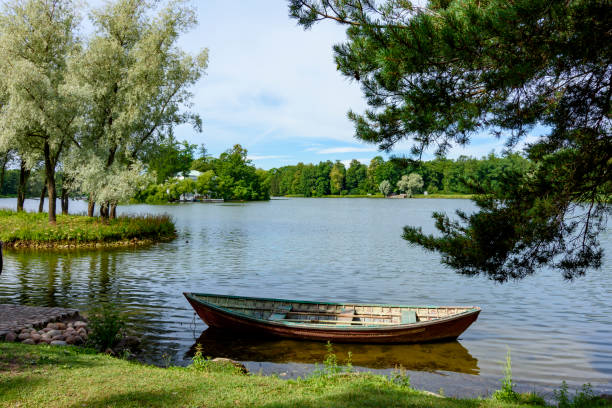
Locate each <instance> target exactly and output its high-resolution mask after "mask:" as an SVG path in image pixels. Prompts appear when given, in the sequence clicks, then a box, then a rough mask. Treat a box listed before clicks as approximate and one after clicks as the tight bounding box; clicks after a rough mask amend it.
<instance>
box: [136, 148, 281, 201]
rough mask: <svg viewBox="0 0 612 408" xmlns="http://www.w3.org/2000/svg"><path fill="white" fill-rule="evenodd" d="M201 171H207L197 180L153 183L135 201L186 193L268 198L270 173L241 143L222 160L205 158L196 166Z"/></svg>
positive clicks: (161, 198) (245, 198)
mask: <svg viewBox="0 0 612 408" xmlns="http://www.w3.org/2000/svg"><path fill="white" fill-rule="evenodd" d="M191 167H192V168H193V167H196V168H197V169H198V171H201V170H205V171H204V172H203V173H202V174H201V175H199V176H198V179H197V180H196V181H195V182H194V181H193V180H191V179H189V178H185V179H183V180H178V179H169V180H168V181H166V182H165V183H163V184H156V185H150V186H148V187H147V188H146V189H144V190H142V191H139V192H138V193H137V194H136V195H135V197H134V200H135V201H137V202H146V203H149V204H158V203H164V202H168V201H177V200H179V198H180V197H181V195H183V194H193V193H195V192H197V193H198V194H200V195H203V196H207V197H209V198H223V199H225V200H245V201H256V200H268V199H269V198H270V182H269V175H268V172H266V171H265V170H261V169H256V168H255V166H253V165H252V164H251V161H250V160H248V159H247V151H246V149H244V148H243V147H242V146H240V145H235V146H234V147H233V148H232V149H229V150H227V151H226V152H224V153H222V154H221V155H220V156H219V158H218V159H215V158H211V157H205V158H203V159H201V160H200V159H199V160H198V161H197V163H196V165H195V166H194V165H191Z"/></svg>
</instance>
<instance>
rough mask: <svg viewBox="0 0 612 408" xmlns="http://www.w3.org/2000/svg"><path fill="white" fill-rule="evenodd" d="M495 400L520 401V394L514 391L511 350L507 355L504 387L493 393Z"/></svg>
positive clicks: (503, 380)
mask: <svg viewBox="0 0 612 408" xmlns="http://www.w3.org/2000/svg"><path fill="white" fill-rule="evenodd" d="M493 399H496V400H498V401H504V402H518V401H519V394H518V393H517V392H516V391H514V384H513V383H512V360H511V358H510V350H508V354H507V355H506V364H505V366H504V378H503V379H502V387H501V389H499V390H497V391H495V392H494V393H493Z"/></svg>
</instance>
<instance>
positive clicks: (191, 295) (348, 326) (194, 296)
mask: <svg viewBox="0 0 612 408" xmlns="http://www.w3.org/2000/svg"><path fill="white" fill-rule="evenodd" d="M183 295H184V296H185V297H186V298H187V299H188V300H189V299H192V300H194V301H195V302H198V303H200V304H203V305H206V306H207V307H210V308H212V309H215V310H218V311H220V312H222V313H227V314H229V315H234V316H237V317H240V318H244V319H247V320H251V321H254V322H258V323H263V324H267V325H272V326H277V327H298V328H299V327H304V328H308V329H311V328H316V329H319V330H340V331H345V330H348V331H354V330H357V331H372V330H375V331H379V330H380V331H389V330H399V329H407V328H413V327H414V328H420V327H424V326H430V325H436V324H439V323H442V322H446V321H451V320H455V319H458V318H463V317H465V316H468V315H471V314H474V313H479V312H480V311H481V308H480V307H478V306H406V305H386V304H382V303H370V304H366V303H340V302H316V301H308V300H305V301H301V300H289V299H275V298H259V297H251V296H236V295H218V294H214V293H194V292H183ZM197 296H216V297H227V298H233V299H249V300H262V301H275V302H284V303H307V304H324V305H334V306H341V305H346V304H349V305H359V306H365V307H371V306H374V307H379V306H382V307H403V308H413V309H439V308H467V309H468V310H466V311H464V312H461V313H456V314H453V315H450V316H446V317H440V318H437V319H435V320H427V321H422V322H416V323H404V324H401V323H398V324H396V325H384V326H383V325H378V326H377V325H372V326H361V327H360V326H358V325H352V324H346V325H335V326H332V325H322V324H319V323H310V322H304V323H300V322H282V321H274V320H267V319H260V318H257V317H253V316H250V315H247V314H244V313H241V312H235V311H233V310H230V309H228V308H226V307H223V306H218V305H216V304H214V303H211V302H207V301H204V300H201V299H198V298H197Z"/></svg>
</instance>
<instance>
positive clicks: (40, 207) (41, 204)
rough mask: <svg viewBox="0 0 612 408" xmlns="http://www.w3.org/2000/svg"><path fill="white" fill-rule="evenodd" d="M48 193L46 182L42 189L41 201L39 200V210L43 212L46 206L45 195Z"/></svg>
mask: <svg viewBox="0 0 612 408" xmlns="http://www.w3.org/2000/svg"><path fill="white" fill-rule="evenodd" d="M46 195H47V185H46V184H45V185H44V186H43V188H42V190H41V191H40V201H39V202H38V212H39V213H41V212H43V209H44V207H45V196H46Z"/></svg>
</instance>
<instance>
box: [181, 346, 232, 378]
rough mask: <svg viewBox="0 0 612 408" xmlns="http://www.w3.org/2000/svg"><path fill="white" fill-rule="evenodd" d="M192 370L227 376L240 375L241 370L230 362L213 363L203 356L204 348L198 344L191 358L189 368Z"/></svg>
mask: <svg viewBox="0 0 612 408" xmlns="http://www.w3.org/2000/svg"><path fill="white" fill-rule="evenodd" d="M189 367H190V368H192V369H193V370H197V371H202V372H206V373H211V372H216V373H219V372H221V373H227V374H240V373H242V370H241V368H240V367H237V366H235V365H234V364H233V363H232V362H230V361H213V360H211V358H210V357H205V356H204V347H202V345H201V344H200V343H198V344H196V351H195V353H194V355H193V357H192V358H191V365H190V366H189Z"/></svg>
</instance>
